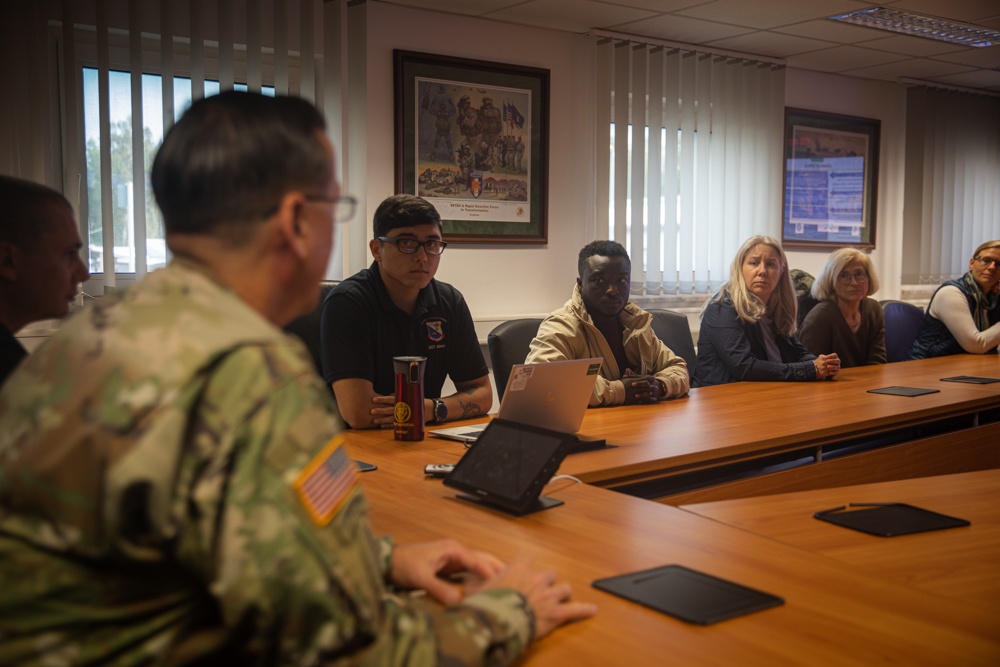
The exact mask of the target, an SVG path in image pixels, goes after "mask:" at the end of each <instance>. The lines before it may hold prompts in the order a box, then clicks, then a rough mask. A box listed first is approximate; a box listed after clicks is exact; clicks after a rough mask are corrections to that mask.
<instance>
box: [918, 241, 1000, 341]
mask: <svg viewBox="0 0 1000 667" xmlns="http://www.w3.org/2000/svg"><path fill="white" fill-rule="evenodd" d="M998 345H1000V241H987V242H986V243H984V244H982V245H981V246H979V247H978V248H976V251H975V252H974V253H972V259H970V260H969V270H968V272H966V274H965V275H964V276H962V277H961V278H959V279H958V280H946V281H945V282H943V283H941V286H940V287H938V288H937V291H936V292H934V296H932V297H931V301H930V303H928V304H927V311H926V312H925V313H924V321H923V322H922V323H921V325H920V332H919V333H918V334H917V340H916V341H914V343H913V347H912V348H911V349H910V359H925V358H927V357H943V356H945V355H948V354H960V353H962V352H968V353H970V354H986V353H989V352H994V353H995V352H996V351H997V346H998Z"/></svg>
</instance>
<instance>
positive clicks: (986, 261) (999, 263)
mask: <svg viewBox="0 0 1000 667" xmlns="http://www.w3.org/2000/svg"><path fill="white" fill-rule="evenodd" d="M972 259H974V260H976V261H977V262H982V263H983V266H996V267H1000V259H995V258H993V257H973V258H972Z"/></svg>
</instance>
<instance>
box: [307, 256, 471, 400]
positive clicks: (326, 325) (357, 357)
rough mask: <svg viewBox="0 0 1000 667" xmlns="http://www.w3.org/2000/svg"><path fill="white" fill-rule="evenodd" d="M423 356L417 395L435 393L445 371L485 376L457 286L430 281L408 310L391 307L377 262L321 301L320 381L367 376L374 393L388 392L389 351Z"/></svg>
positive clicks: (391, 390) (391, 375)
mask: <svg viewBox="0 0 1000 667" xmlns="http://www.w3.org/2000/svg"><path fill="white" fill-rule="evenodd" d="M400 356H420V357H427V366H426V369H425V372H424V397H425V398H438V397H440V396H441V388H442V387H443V386H444V381H445V378H446V377H448V376H451V380H452V382H455V383H462V382H468V381H470V380H476V379H479V378H481V377H483V376H484V375H486V374H487V373H488V372H489V370H488V369H487V368H486V361H485V360H484V359H483V351H482V348H481V347H480V345H479V339H478V337H477V336H476V329H475V326H474V325H473V323H472V314H471V313H470V312H469V307H468V305H467V304H466V303H465V298H464V297H463V296H462V293H461V292H459V291H458V290H457V289H455V288H454V287H452V286H451V285H449V284H447V283H443V282H440V281H438V280H431V282H430V284H429V285H427V287H425V288H424V289H422V290H420V294H419V295H418V296H417V305H416V307H415V308H414V311H413V315H412V316H410V315H407V314H406V313H405V312H403V311H402V310H400V309H399V308H397V307H396V305H395V304H394V303H393V302H392V300H391V299H390V298H389V293H388V292H387V291H386V289H385V284H384V283H383V282H382V276H381V274H380V273H379V268H378V263H377V262H373V263H372V265H371V266H370V267H369V268H367V269H364V270H362V271H360V272H358V273H357V274H355V275H353V276H351V277H350V278H348V279H347V280H345V281H343V282H342V283H340V284H339V285H337V286H336V287H335V288H333V290H331V291H330V293H329V294H328V295H327V297H326V300H325V301H324V302H323V311H322V317H321V320H320V360H321V363H322V366H323V379H324V381H326V383H327V384H330V383H332V382H336V381H337V380H344V379H347V378H360V379H364V380H370V381H371V383H372V386H373V387H374V388H375V393H377V394H381V395H391V394H395V392H396V384H395V371H394V369H393V365H392V358H393V357H400Z"/></svg>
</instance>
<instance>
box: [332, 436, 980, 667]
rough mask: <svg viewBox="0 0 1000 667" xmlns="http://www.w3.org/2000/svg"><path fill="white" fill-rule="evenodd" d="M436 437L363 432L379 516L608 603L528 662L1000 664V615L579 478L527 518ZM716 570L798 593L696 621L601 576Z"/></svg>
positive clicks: (399, 533) (405, 533)
mask: <svg viewBox="0 0 1000 667" xmlns="http://www.w3.org/2000/svg"><path fill="white" fill-rule="evenodd" d="M435 444H436V443H435V441H433V440H431V439H428V440H425V441H424V442H422V443H413V444H410V443H397V442H394V441H393V440H392V434H391V432H390V431H374V432H359V431H354V432H350V433H349V435H348V448H349V451H350V453H351V455H352V456H354V457H356V458H360V459H363V460H367V461H370V462H373V463H375V464H377V465H378V466H379V469H378V470H376V471H374V472H369V473H364V474H363V475H362V476H361V479H362V484H363V486H364V489H365V493H366V494H367V496H368V497H369V498H370V500H371V505H372V508H371V512H370V516H371V519H372V522H373V525H374V527H375V529H376V530H377V531H379V532H384V533H389V534H391V535H393V536H394V538H395V539H396V540H397V541H398V542H400V543H407V542H415V541H424V540H429V539H436V538H440V537H455V538H458V539H460V540H462V541H463V542H464V543H466V544H467V545H469V546H472V547H474V548H478V549H483V550H486V551H490V552H492V553H495V554H496V555H498V556H499V557H500V558H502V559H504V560H510V559H512V558H515V557H517V556H519V555H527V556H529V557H533V558H534V560H535V563H536V565H538V566H540V567H546V568H552V569H554V570H555V571H556V572H558V574H559V577H560V579H561V580H563V581H567V582H568V583H570V584H571V585H572V587H573V591H574V596H575V597H576V598H577V599H580V600H588V601H592V602H595V603H596V604H597V605H598V609H599V611H598V615H597V616H596V617H594V618H592V619H588V620H586V621H583V622H579V623H575V624H573V625H570V626H567V627H565V628H562V629H560V630H559V631H557V632H555V633H554V634H553V635H551V636H549V637H547V638H545V639H544V640H542V641H540V642H537V643H536V644H534V645H533V646H532V647H531V648H530V649H529V651H528V653H527V656H526V660H525V663H526V664H528V665H545V666H547V667H549V666H556V667H559V666H562V665H566V666H570V665H572V666H573V667H578V666H581V665H630V666H631V665H637V666H638V665H661V664H677V665H722V664H725V665H731V664H740V665H775V664H780V665H786V664H800V665H817V664H824V665H832V664H837V665H866V666H867V665H876V664H887V663H894V664H912V665H915V664H920V665H949V666H950V665H957V664H961V665H996V664H998V659H1000V617H998V616H997V615H996V614H988V613H983V611H982V610H981V609H979V608H977V607H974V606H972V605H968V604H965V603H964V602H962V601H956V600H953V599H949V598H947V597H942V596H938V595H934V594H932V593H929V592H927V591H924V590H920V589H919V588H916V587H913V586H907V585H903V584H901V583H897V582H895V581H892V580H891V579H889V578H887V577H884V576H869V575H868V574H867V573H865V572H864V571H863V570H862V569H860V568H857V567H852V566H850V565H849V564H844V563H841V562H838V561H837V560H835V559H831V558H827V557H824V556H822V555H817V554H815V553H811V552H809V551H808V550H803V549H798V548H795V547H792V546H789V545H787V544H782V543H781V542H779V541H777V540H774V539H770V538H768V537H764V536H761V535H755V534H753V533H752V532H749V531H745V530H741V529H739V528H736V527H733V526H728V525H725V524H724V523H721V522H718V521H714V520H712V519H708V518H705V517H702V516H698V515H696V514H694V513H691V512H687V511H684V510H681V509H679V508H676V507H671V506H667V505H664V504H660V503H655V502H651V501H649V500H644V499H641V498H636V497H632V496H628V495H625V494H621V493H616V492H613V491H610V490H606V489H601V488H598V487H595V486H591V485H587V484H577V483H573V482H572V481H569V480H556V481H555V482H552V483H551V484H550V485H549V486H548V487H547V488H546V492H545V493H546V495H549V496H552V497H556V498H559V499H561V500H564V501H565V504H564V505H562V506H559V507H555V508H552V509H549V510H545V511H543V512H538V513H536V514H532V515H529V516H526V517H519V518H515V517H512V516H508V515H505V514H502V513H499V512H496V511H493V510H490V509H487V508H483V507H479V506H475V505H472V504H469V503H466V502H464V501H461V500H458V499H456V498H455V493H454V491H453V490H451V489H448V488H447V487H445V486H443V485H442V484H441V482H440V480H436V479H430V478H424V476H423V474H422V469H423V465H424V464H426V463H437V462H441V461H442V456H444V455H446V452H442V451H441V450H439V449H434V448H433V445H435ZM673 563H676V564H680V565H686V566H688V567H692V568H694V569H697V570H700V571H703V572H707V573H710V574H714V575H716V576H720V577H723V578H725V579H729V580H732V581H736V582H738V583H742V584H745V585H748V586H751V587H753V588H757V589H760V590H764V591H767V592H770V593H773V594H775V595H779V596H781V597H782V598H784V599H785V604H784V605H782V606H780V607H777V608H773V609H768V610H765V611H761V612H757V613H754V614H750V615H747V616H743V617H740V618H736V619H731V620H728V621H724V622H722V623H719V624H716V625H711V626H705V627H701V626H695V625H690V624H687V623H684V622H682V621H679V620H676V619H674V618H672V617H670V616H666V615H663V614H660V613H658V612H654V611H652V610H649V609H647V608H645V607H642V606H640V605H637V604H634V603H631V602H628V601H626V600H622V599H620V598H617V597H615V596H612V595H610V594H607V593H604V592H601V591H598V590H596V589H593V588H592V587H591V582H592V581H593V580H595V579H598V578H601V577H607V576H612V575H617V574H624V573H627V572H632V571H637V570H643V569H647V568H652V567H656V566H660V565H666V564H673Z"/></svg>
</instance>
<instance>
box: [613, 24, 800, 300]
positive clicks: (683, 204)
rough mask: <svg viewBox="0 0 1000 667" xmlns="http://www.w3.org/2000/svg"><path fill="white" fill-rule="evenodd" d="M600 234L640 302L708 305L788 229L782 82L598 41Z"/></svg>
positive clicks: (722, 58)
mask: <svg viewBox="0 0 1000 667" xmlns="http://www.w3.org/2000/svg"><path fill="white" fill-rule="evenodd" d="M595 44H596V49H597V58H596V60H597V73H596V88H597V141H596V146H597V168H596V178H597V179H598V182H597V192H598V201H597V224H598V230H599V231H598V233H599V235H603V234H604V233H605V232H606V233H607V238H610V239H613V240H616V241H618V242H619V243H621V244H622V245H624V246H625V248H626V249H627V250H628V251H629V255H630V256H631V258H632V273H633V275H632V291H633V293H635V294H650V295H658V294H665V295H669V294H689V293H710V292H712V291H713V290H715V289H717V288H718V287H719V285H721V283H723V282H724V281H725V280H726V279H727V278H728V273H729V263H730V262H731V261H732V257H733V255H734V254H735V253H736V250H737V249H738V248H739V246H740V244H741V243H742V242H743V241H744V240H745V239H746V238H747V237H748V236H751V235H753V234H770V235H772V236H777V235H778V233H779V232H780V229H781V196H782V195H781V193H782V187H781V178H782V173H783V172H782V161H783V155H784V154H783V150H782V144H783V141H782V136H783V119H784V115H783V114H784V94H785V83H784V82H785V70H784V67H783V66H782V65H781V64H780V63H774V62H762V61H759V60H749V59H745V58H738V57H734V56H732V55H719V54H711V53H700V52H696V51H689V50H684V49H682V48H677V47H671V46H666V45H656V44H647V43H639V42H633V41H629V40H627V39H618V38H614V37H608V36H601V35H598V36H597V37H596V39H595Z"/></svg>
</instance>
